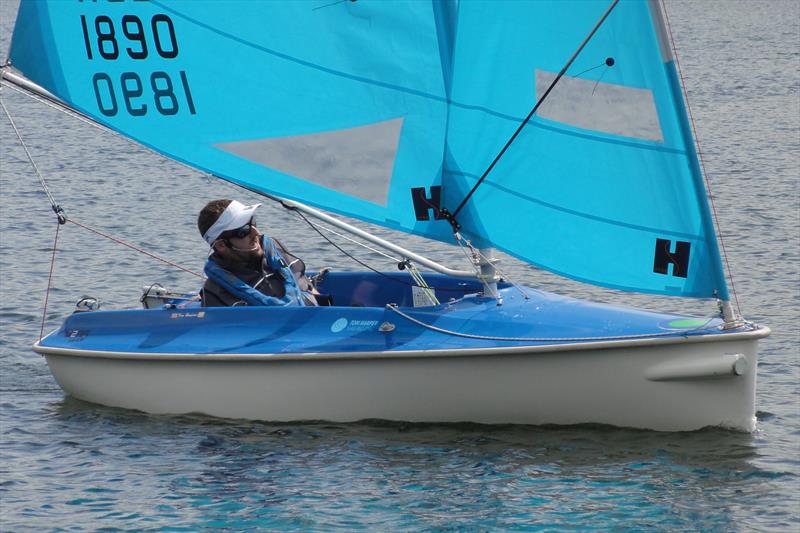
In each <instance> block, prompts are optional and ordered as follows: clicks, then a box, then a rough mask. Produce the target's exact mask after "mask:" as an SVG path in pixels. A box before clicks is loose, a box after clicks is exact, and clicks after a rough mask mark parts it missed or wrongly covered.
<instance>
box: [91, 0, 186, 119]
mask: <svg viewBox="0 0 800 533" xmlns="http://www.w3.org/2000/svg"><path fill="white" fill-rule="evenodd" d="M81 30H82V32H83V44H84V46H85V47H86V57H87V59H89V60H95V59H101V58H102V59H105V60H107V61H114V60H117V59H119V58H120V56H123V57H124V55H127V56H128V57H129V58H131V59H134V60H142V59H147V57H148V55H149V56H150V57H154V56H157V57H159V58H161V59H167V60H169V59H175V58H176V57H178V52H179V46H178V38H177V36H176V34H175V26H174V25H173V23H172V19H170V18H169V17H168V16H167V15H164V14H157V15H153V17H152V18H151V19H150V20H149V21H144V22H143V21H142V19H141V18H139V17H137V16H136V15H123V16H122V18H121V20H120V22H119V24H118V25H115V24H114V19H112V18H111V17H108V16H106V15H99V16H97V17H95V18H94V20H90V19H87V18H86V16H85V15H81ZM92 87H93V89H94V95H95V98H96V99H97V107H98V108H99V110H100V112H101V113H102V114H103V115H105V116H107V117H110V116H114V115H116V114H117V113H118V112H119V111H120V110H121V109H122V108H123V106H122V105H119V104H120V103H122V104H124V109H125V111H127V112H128V114H129V115H131V116H134V117H138V116H143V115H146V114H147V112H148V109H155V110H156V111H158V112H159V113H160V114H162V115H175V114H177V113H178V111H179V110H180V109H181V108H184V109H186V110H187V111H188V112H189V113H190V114H192V115H195V114H197V112H196V110H195V106H194V100H193V98H192V92H191V89H190V88H189V80H188V78H187V76H186V72H185V71H183V70H181V71H179V72H178V73H177V76H175V78H174V80H173V76H170V74H169V73H168V72H166V71H164V70H158V71H155V72H149V73H146V74H139V73H137V72H123V73H122V75H120V76H119V77H117V76H114V77H112V76H111V75H110V74H108V73H106V72H97V73H95V74H94V76H93V77H92Z"/></svg>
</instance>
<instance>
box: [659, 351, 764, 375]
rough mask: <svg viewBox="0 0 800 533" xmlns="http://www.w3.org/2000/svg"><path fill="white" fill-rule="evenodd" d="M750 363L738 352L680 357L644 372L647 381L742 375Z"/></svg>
mask: <svg viewBox="0 0 800 533" xmlns="http://www.w3.org/2000/svg"><path fill="white" fill-rule="evenodd" d="M749 367H750V364H749V363H748V362H747V358H746V357H745V356H744V355H743V354H740V353H736V354H731V353H726V354H723V355H719V356H715V357H711V358H704V359H702V360H699V361H698V360H696V359H680V360H676V361H668V362H666V363H661V364H658V365H655V366H652V367H650V368H648V369H647V371H646V372H645V378H647V379H648V380H649V381H677V380H688V379H709V378H722V377H730V376H742V375H744V374H745V373H747V371H748V369H749Z"/></svg>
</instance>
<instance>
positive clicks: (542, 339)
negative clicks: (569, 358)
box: [386, 304, 715, 342]
mask: <svg viewBox="0 0 800 533" xmlns="http://www.w3.org/2000/svg"><path fill="white" fill-rule="evenodd" d="M386 309H388V310H390V311H393V312H395V313H397V314H398V315H400V316H401V317H403V318H405V319H406V320H408V321H409V322H413V323H414V324H416V325H418V326H422V327H423V328H426V329H429V330H431V331H435V332H437V333H444V334H446V335H453V336H455V337H464V338H467V339H478V340H487V341H509V342H589V341H614V340H632V339H646V338H653V337H685V336H686V335H688V334H689V333H694V332H697V331H702V330H704V329H706V326H708V325H709V324H710V323H711V322H712V321H714V320H715V317H712V318H709V319H708V320H707V321H706V322H705V323H704V324H702V325H701V326H698V327H696V328H693V329H689V330H686V331H681V332H676V331H669V332H662V333H642V334H639V335H615V336H608V337H497V336H493V335H474V334H471V333H461V332H460V331H453V330H449V329H444V328H440V327H438V326H434V325H432V324H427V323H425V322H423V321H421V320H418V319H416V318H414V317H413V316H411V315H408V314H406V313H404V312H403V311H401V310H400V308H398V307H397V305H396V304H386Z"/></svg>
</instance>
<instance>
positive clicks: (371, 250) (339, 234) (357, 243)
mask: <svg viewBox="0 0 800 533" xmlns="http://www.w3.org/2000/svg"><path fill="white" fill-rule="evenodd" d="M317 227H319V228H322V229H324V230H325V231H329V232H331V233H333V234H334V235H336V236H337V237H340V238H342V239H345V240H348V241H350V242H352V243H353V244H355V245H358V246H361V247H362V248H366V249H367V250H369V251H370V252H373V253H375V254H378V255H382V256H383V257H385V258H386V259H389V260H391V261H394V262H395V263H399V262H400V261H401V260H400V259H398V258H396V257H392V256H391V255H389V254H387V253H385V252H382V251H380V250H378V249H377V248H372V247H371V246H368V245H366V244H364V243H363V242H360V241H357V240H355V239H354V238H352V237H348V236H347V235H344V234H342V233H339V232H337V231H336V230H334V229H333V228H329V227H328V226H324V225H322V224H318V226H317Z"/></svg>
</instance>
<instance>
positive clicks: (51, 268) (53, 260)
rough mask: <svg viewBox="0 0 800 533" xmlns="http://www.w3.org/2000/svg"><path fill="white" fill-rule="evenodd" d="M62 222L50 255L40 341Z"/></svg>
mask: <svg viewBox="0 0 800 533" xmlns="http://www.w3.org/2000/svg"><path fill="white" fill-rule="evenodd" d="M60 229H61V222H59V223H58V224H56V238H55V239H54V240H53V255H52V256H51V257H50V274H49V275H48V276H47V291H46V292H45V293H44V310H43V311H42V327H41V328H39V341H40V342H41V340H42V338H43V337H44V321H45V318H46V317H47V302H48V301H49V300H50V286H51V284H52V282H53V270H54V268H55V265H56V247H57V246H58V232H59V230H60Z"/></svg>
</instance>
